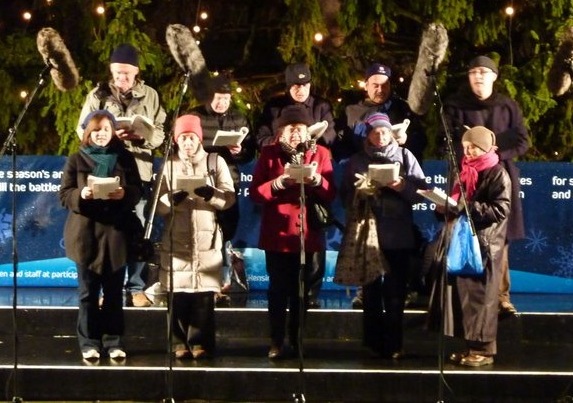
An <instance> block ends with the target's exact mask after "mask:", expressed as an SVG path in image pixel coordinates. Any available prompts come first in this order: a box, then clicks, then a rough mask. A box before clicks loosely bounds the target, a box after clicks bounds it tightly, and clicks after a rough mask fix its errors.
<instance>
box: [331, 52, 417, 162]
mask: <svg viewBox="0 0 573 403" xmlns="http://www.w3.org/2000/svg"><path fill="white" fill-rule="evenodd" d="M364 78H365V81H364V91H365V92H366V98H365V99H364V100H362V101H360V102H358V103H356V104H352V105H348V106H347V107H346V108H345V113H344V115H343V116H342V117H341V118H340V119H339V120H338V124H337V126H338V128H337V132H338V138H337V141H336V142H335V144H334V145H333V147H332V153H333V156H334V158H335V159H336V160H337V161H340V160H342V159H346V158H348V157H350V156H351V155H352V154H354V153H355V152H357V151H359V150H361V149H362V144H363V143H364V139H365V138H366V135H367V133H366V128H365V124H364V118H365V117H366V116H368V115H371V114H372V113H375V112H380V113H385V114H387V115H388V116H389V117H390V120H391V121H392V123H393V124H398V123H402V122H403V121H404V120H405V119H408V120H410V125H409V126H408V129H407V138H406V140H405V142H403V143H402V141H400V142H401V145H403V146H404V147H406V148H407V149H408V150H410V151H411V152H412V153H413V154H414V156H415V157H416V159H417V160H418V161H422V159H423V154H424V149H425V148H426V143H427V140H426V134H425V133H424V131H423V129H422V125H421V122H420V120H419V118H418V116H417V115H416V114H415V113H413V112H412V111H411V110H410V107H409V106H408V103H407V102H406V101H405V100H403V99H402V98H400V97H399V96H398V95H396V94H395V93H394V92H393V91H392V84H391V80H390V79H391V78H392V70H391V69H390V67H388V66H386V65H384V64H381V63H374V64H372V65H371V66H370V67H368V69H367V70H366V74H365V77H364Z"/></svg>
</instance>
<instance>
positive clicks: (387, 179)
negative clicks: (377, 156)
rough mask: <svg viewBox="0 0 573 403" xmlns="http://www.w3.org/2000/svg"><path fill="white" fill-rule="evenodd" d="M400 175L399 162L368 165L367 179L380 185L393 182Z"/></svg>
mask: <svg viewBox="0 0 573 403" xmlns="http://www.w3.org/2000/svg"><path fill="white" fill-rule="evenodd" d="M399 176H400V163H399V162H394V163H392V164H370V165H368V179H370V180H372V181H375V182H378V183H380V184H382V185H387V184H388V183H391V182H395V181H397V180H398V178H399Z"/></svg>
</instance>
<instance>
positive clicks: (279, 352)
mask: <svg viewBox="0 0 573 403" xmlns="http://www.w3.org/2000/svg"><path fill="white" fill-rule="evenodd" d="M267 356H268V357H269V359H270V360H278V359H279V358H283V356H284V351H283V346H277V345H276V344H272V345H271V348H270V349H269V353H268V355H267Z"/></svg>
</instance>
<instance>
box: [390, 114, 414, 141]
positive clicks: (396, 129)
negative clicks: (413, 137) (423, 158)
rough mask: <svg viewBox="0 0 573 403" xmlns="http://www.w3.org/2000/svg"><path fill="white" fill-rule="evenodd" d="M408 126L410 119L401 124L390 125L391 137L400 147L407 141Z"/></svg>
mask: <svg viewBox="0 0 573 403" xmlns="http://www.w3.org/2000/svg"><path fill="white" fill-rule="evenodd" d="M408 126H410V119H404V121H403V122H402V123H397V124H395V125H392V135H393V136H394V138H395V139H396V141H397V142H398V144H400V145H402V144H404V143H405V142H406V140H407V139H408V133H406V130H407V129H408Z"/></svg>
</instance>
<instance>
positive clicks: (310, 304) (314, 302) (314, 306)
mask: <svg viewBox="0 0 573 403" xmlns="http://www.w3.org/2000/svg"><path fill="white" fill-rule="evenodd" d="M308 309H320V302H318V300H317V299H316V298H312V299H310V300H309V301H308Z"/></svg>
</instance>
